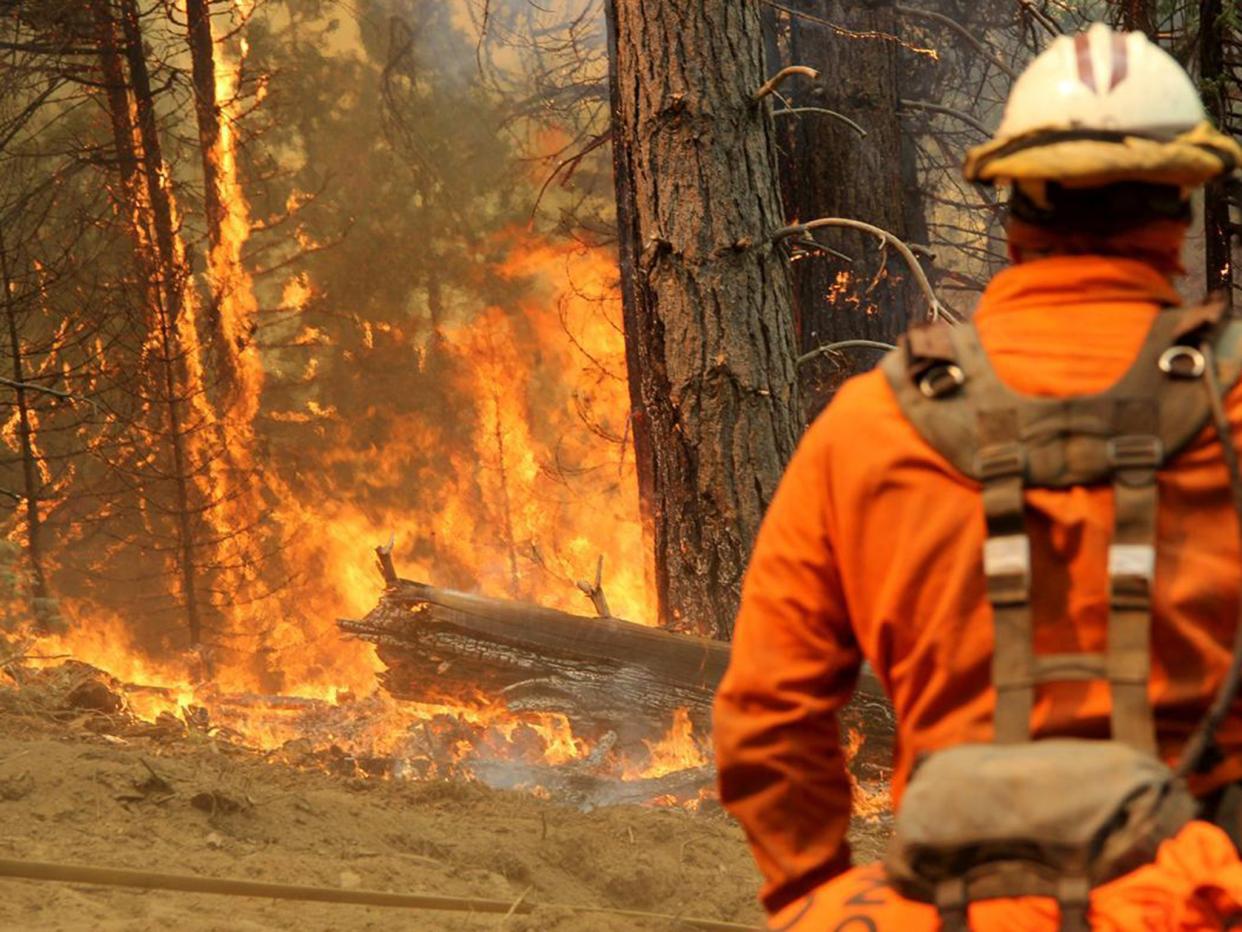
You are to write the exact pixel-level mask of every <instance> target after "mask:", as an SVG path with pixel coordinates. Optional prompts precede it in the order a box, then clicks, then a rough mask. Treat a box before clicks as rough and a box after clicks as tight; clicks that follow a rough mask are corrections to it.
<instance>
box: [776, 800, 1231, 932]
mask: <svg viewBox="0 0 1242 932" xmlns="http://www.w3.org/2000/svg"><path fill="white" fill-rule="evenodd" d="M1240 909H1242V861H1239V860H1238V855H1237V852H1236V851H1235V850H1234V847H1233V842H1231V841H1230V840H1229V836H1227V835H1226V834H1225V833H1224V832H1222V831H1221V830H1220V829H1218V828H1217V827H1216V826H1215V825H1209V824H1208V823H1206V822H1191V823H1190V824H1189V825H1187V826H1186V827H1185V828H1183V829H1182V831H1181V832H1180V833H1179V834H1178V835H1177V836H1176V837H1175V838H1171V839H1169V840H1168V841H1166V842H1165V843H1164V844H1163V845H1161V846H1160V850H1159V852H1158V853H1157V855H1156V860H1155V862H1154V863H1152V864H1148V865H1146V866H1144V867H1140V868H1139V869H1138V870H1136V871H1132V872H1131V873H1129V874H1126V875H1125V876H1124V877H1119V878H1118V879H1117V880H1114V881H1112V882H1111V883H1107V884H1104V885H1103V886H1101V887H1098V888H1097V889H1096V890H1094V891H1092V894H1091V912H1090V921H1091V928H1092V929H1093V930H1095V932H1209V930H1222V929H1236V928H1237V927H1238V926H1237V922H1238V917H1239V910H1240ZM969 918H970V927H971V928H972V929H977V930H980V932H1055V930H1057V929H1059V928H1060V927H1061V923H1060V910H1059V908H1058V907H1057V904H1056V902H1055V901H1054V900H1051V899H1048V898H1044V897H1033V896H1023V897H1014V898H1012V899H1005V900H984V901H982V902H979V903H974V904H972V905H971V907H970V913H969ZM770 928H772V929H779V930H781V932H940V929H941V928H942V926H941V923H940V914H939V913H938V912H937V910H936V907H934V906H931V905H929V904H927V903H916V902H912V901H911V900H907V899H904V898H902V897H901V896H899V895H898V894H897V893H896V892H895V891H894V890H892V889H890V888H889V887H888V885H887V883H886V882H885V877H884V868H883V866H882V865H880V864H869V865H867V866H866V867H857V868H855V869H854V870H852V871H849V872H848V873H846V874H843V875H842V876H840V877H838V878H836V879H835V880H833V881H831V882H829V883H827V884H824V885H822V886H820V887H818V888H817V889H815V890H814V891H812V892H811V893H810V894H808V895H807V896H805V897H802V898H800V899H798V900H795V901H794V902H793V903H791V904H789V905H788V906H787V907H785V908H784V909H783V910H781V911H780V912H779V913H777V914H776V915H775V916H773V917H772V919H771V924H770Z"/></svg>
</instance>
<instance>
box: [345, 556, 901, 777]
mask: <svg viewBox="0 0 1242 932" xmlns="http://www.w3.org/2000/svg"><path fill="white" fill-rule="evenodd" d="M387 557H388V554H387V553H385V552H381V553H380V565H381V570H382V572H383V574H384V577H385V581H386V582H387V588H386V589H385V591H384V593H383V594H382V596H381V597H380V601H379V604H378V605H376V607H375V608H374V609H372V610H371V611H370V612H369V613H368V614H367V615H366V617H364V618H362V619H360V620H349V619H343V620H341V621H339V622H338V624H339V626H340V628H341V630H343V631H344V632H346V633H348V634H351V635H354V636H356V637H359V638H362V639H364V640H367V641H370V642H372V643H374V644H375V645H376V648H377V652H378V654H379V657H380V659H381V660H382V661H383V662H384V664H385V665H386V666H387V670H385V671H384V672H383V673H381V675H380V680H381V684H382V685H383V686H384V688H385V689H387V690H388V691H389V692H390V693H391V694H392V695H393V696H395V697H397V698H404V699H411V700H419V701H428V700H429V699H434V698H435V697H436V696H444V695H458V696H460V695H462V694H463V691H465V692H466V693H467V694H470V693H473V694H475V695H482V696H483V697H487V698H489V699H492V700H495V701H497V702H499V703H503V704H504V705H505V707H506V708H508V709H509V710H511V711H518V712H521V711H540V712H558V713H561V714H564V715H565V716H567V717H568V718H569V720H570V722H571V724H572V725H573V727H574V730H575V732H576V733H578V734H582V735H583V736H585V737H588V738H598V737H600V736H602V735H603V734H605V733H607V732H609V731H612V732H615V733H616V735H617V736H618V743H619V745H620V746H622V747H628V746H633V745H635V744H636V743H637V742H638V741H640V740H641V739H647V740H650V739H651V738H652V737H658V736H659V735H661V734H663V732H664V731H665V730H667V729H668V727H669V725H670V723H671V722H672V721H673V716H674V713H675V712H676V710H677V709H679V708H685V709H686V710H687V711H688V712H689V715H690V720H691V722H692V723H693V725H694V729H695V732H696V733H697V734H698V735H705V734H706V733H707V732H708V731H709V730H710V726H711V702H712V696H713V694H714V693H715V690H716V687H717V685H718V684H719V682H720V678H721V677H722V676H723V674H724V671H725V667H726V666H727V664H728V659H729V644H728V643H726V642H724V641H716V640H712V639H709V638H701V637H694V636H692V635H687V634H681V633H677V632H672V631H667V630H664V629H661V628H652V627H647V626H645V625H640V624H635V623H634V622H629V621H623V620H621V619H617V618H597V617H586V616H581V615H574V614H571V613H569V612H562V611H558V610H555V609H550V608H544V607H542V606H538V605H531V604H527V603H523V602H515V601H511V600H506V599H495V598H489V597H486V596H480V595H474V594H469V593H464V592H457V591H454V590H450V589H440V588H437V587H434V586H429V585H426V584H424V583H420V582H414V581H411V580H407V579H400V578H398V577H397V575H396V573H395V572H394V571H393V569H392V565H391V560H390V558H388V559H386V558H387ZM844 724H845V726H846V727H847V728H852V729H855V730H857V731H859V732H860V733H861V734H863V735H864V736H865V738H866V740H865V741H864V742H863V750H861V751H860V753H859V755H858V759H857V763H858V764H860V765H866V767H867V770H868V771H869V773H868V776H872V775H873V774H874V771H875V768H876V767H882V768H884V769H886V768H887V766H888V759H889V754H890V752H891V747H892V736H893V723H892V717H891V714H890V712H889V710H888V704H887V701H886V699H885V697H884V694H883V690H882V689H881V688H880V685H879V683H878V682H877V681H876V679H875V677H874V675H872V674H871V673H870V672H869V671H868V670H864V674H863V676H862V677H861V678H860V683H859V691H858V694H857V695H856V697H855V701H854V702H853V703H852V704H851V706H850V708H849V709H847V710H846V714H845V715H844Z"/></svg>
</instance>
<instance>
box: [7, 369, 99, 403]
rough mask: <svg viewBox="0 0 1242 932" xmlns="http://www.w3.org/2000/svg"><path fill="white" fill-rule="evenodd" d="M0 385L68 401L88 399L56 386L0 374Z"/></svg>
mask: <svg viewBox="0 0 1242 932" xmlns="http://www.w3.org/2000/svg"><path fill="white" fill-rule="evenodd" d="M0 385H7V386H8V387H9V388H19V389H22V390H23V391H27V392H42V393H43V394H45V395H51V396H53V397H54V398H64V399H67V400H69V401H89V399H87V398H79V397H78V396H77V395H73V394H70V393H69V392H62V391H60V390H59V389H56V388H48V387H47V386H45V385H35V384H34V383H33V382H18V381H17V380H16V379H8V378H5V377H4V376H2V375H0Z"/></svg>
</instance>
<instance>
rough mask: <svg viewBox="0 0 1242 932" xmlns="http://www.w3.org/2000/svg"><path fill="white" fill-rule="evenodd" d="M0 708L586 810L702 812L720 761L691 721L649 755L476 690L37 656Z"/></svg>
mask: <svg viewBox="0 0 1242 932" xmlns="http://www.w3.org/2000/svg"><path fill="white" fill-rule="evenodd" d="M5 672H6V673H7V676H8V680H9V683H8V685H7V688H5V689H3V690H0V708H3V709H5V710H7V711H9V712H13V713H18V714H25V715H33V716H38V717H43V718H50V719H53V720H55V721H58V722H61V723H63V724H67V725H69V726H70V727H71V728H72V729H74V730H80V731H82V732H86V733H91V734H96V735H101V736H104V737H105V739H106V740H108V741H109V742H114V743H119V744H125V743H136V744H143V743H148V742H154V743H156V744H160V745H166V744H167V745H172V744H177V743H182V742H207V743H210V744H211V745H212V746H213V747H214V748H217V749H219V750H220V751H221V752H224V753H234V754H246V755H251V756H256V757H261V758H263V759H266V760H268V761H269V762H271V763H273V764H281V765H287V766H292V767H296V768H304V769H315V770H322V771H326V772H329V773H331V774H333V775H336V776H339V777H343V778H361V779H376V780H408V781H435V780H452V781H458V782H481V783H484V784H486V785H489V786H492V787H495V788H503V789H516V790H524V791H527V792H530V793H533V794H534V795H537V796H541V797H544V798H549V797H553V798H556V799H558V800H559V801H562V802H568V803H571V804H574V805H578V806H580V807H583V808H593V807H595V806H598V805H606V804H613V803H623V802H629V803H644V804H652V805H664V806H677V807H681V808H684V809H687V810H691V811H694V810H698V809H699V807H700V805H701V803H702V801H703V800H705V799H709V798H710V797H711V790H710V787H711V783H712V777H713V771H712V768H711V767H710V765H709V763H708V756H707V750H706V748H705V745H704V742H703V738H702V736H700V735H698V734H696V733H695V732H694V729H693V725H692V724H691V722H690V720H689V717H688V716H687V715H685V714H684V713H682V714H679V715H677V716H675V720H674V722H673V723H672V726H671V727H670V729H669V731H668V733H667V734H665V735H663V736H659V735H657V736H655V737H653V738H652V739H650V740H649V741H647V742H644V743H643V748H642V752H641V753H635V751H634V749H633V748H632V747H631V748H627V749H625V750H622V749H620V748H618V747H617V742H616V736H615V735H612V734H605V735H603V736H602V737H601V738H599V739H598V740H594V741H590V740H587V739H585V738H582V737H579V736H576V735H575V734H574V731H573V728H572V726H571V724H570V722H569V720H568V719H567V718H566V716H564V715H559V714H556V713H547V712H530V711H523V712H512V711H509V710H507V709H506V708H505V707H504V706H503V704H502V703H498V702H496V701H488V700H486V699H485V698H484V697H483V696H481V695H475V696H472V697H468V698H456V699H451V698H449V697H442V698H441V699H439V700H438V701H426V702H410V701H406V700H397V699H394V698H392V697H391V696H389V695H388V694H386V693H385V692H383V691H382V690H377V691H375V692H374V693H373V694H371V695H369V696H355V695H353V694H352V693H349V692H344V691H342V692H339V693H337V694H336V695H334V696H331V697H323V698H307V697H300V696H279V695H273V696H269V695H260V694H255V693H227V692H222V691H220V690H219V689H218V688H216V687H213V686H211V685H210V684H203V685H199V686H185V685H182V686H167V685H160V684H158V683H154V682H145V683H130V682H124V681H122V680H120V679H118V678H116V677H114V676H112V675H110V674H109V673H107V672H105V671H104V670H101V669H99V668H97V667H95V666H92V665H90V664H87V663H83V662H81V661H78V660H64V659H63V658H53V657H49V656H47V655H34V656H30V657H28V658H27V659H26V660H25V661H24V662H10V663H9V665H8V666H7V667H6V670H5Z"/></svg>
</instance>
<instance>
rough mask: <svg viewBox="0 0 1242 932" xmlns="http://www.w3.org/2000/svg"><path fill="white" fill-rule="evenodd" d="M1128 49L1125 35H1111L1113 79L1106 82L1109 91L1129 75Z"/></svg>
mask: <svg viewBox="0 0 1242 932" xmlns="http://www.w3.org/2000/svg"><path fill="white" fill-rule="evenodd" d="M1129 48H1130V47H1129V44H1128V43H1127V42H1126V36H1125V33H1123V32H1115V33H1113V77H1112V79H1111V80H1110V81H1109V82H1108V89H1109V90H1110V91H1111V90H1112V89H1113V88H1115V87H1116V86H1117V85H1118V84H1120V83H1121V82H1122V81H1124V80H1125V79H1126V75H1128V74H1129V73H1130V51H1129Z"/></svg>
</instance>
